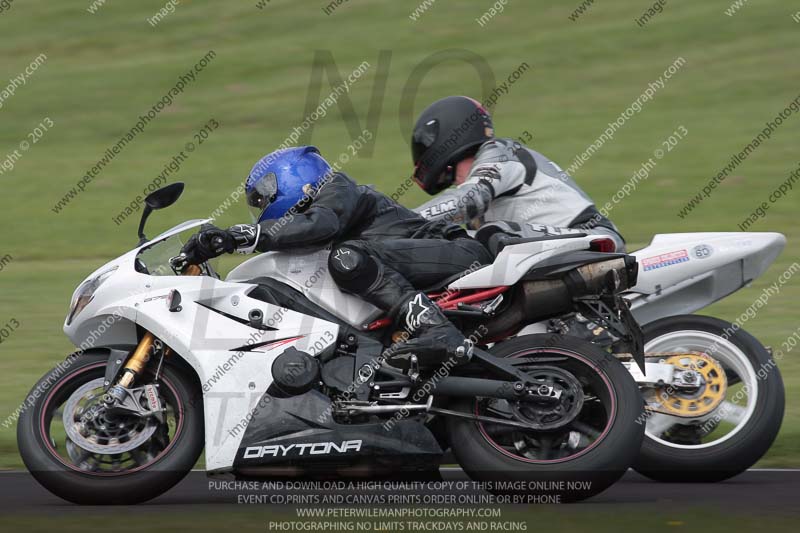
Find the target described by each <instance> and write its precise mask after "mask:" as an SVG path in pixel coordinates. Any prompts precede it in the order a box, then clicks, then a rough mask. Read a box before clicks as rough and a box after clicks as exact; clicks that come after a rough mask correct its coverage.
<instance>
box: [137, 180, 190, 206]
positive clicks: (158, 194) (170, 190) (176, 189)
mask: <svg viewBox="0 0 800 533" xmlns="http://www.w3.org/2000/svg"><path fill="white" fill-rule="evenodd" d="M182 193H183V183H181V182H180V181H179V182H176V183H171V184H169V185H167V186H166V187H162V188H160V189H157V190H155V191H153V192H151V193H150V194H148V195H147V197H146V198H145V199H144V203H145V204H147V206H148V207H150V209H163V208H165V207H169V206H171V205H172V204H174V203H175V202H177V201H178V198H180V197H181V194H182Z"/></svg>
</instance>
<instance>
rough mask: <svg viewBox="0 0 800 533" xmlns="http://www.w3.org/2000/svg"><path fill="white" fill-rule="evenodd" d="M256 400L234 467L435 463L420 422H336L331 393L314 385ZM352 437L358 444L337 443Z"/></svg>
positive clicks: (438, 453)
mask: <svg viewBox="0 0 800 533" xmlns="http://www.w3.org/2000/svg"><path fill="white" fill-rule="evenodd" d="M258 405H259V406H261V408H260V409H258V410H257V411H255V413H254V416H253V418H252V421H251V423H250V424H248V426H247V429H246V430H245V432H244V436H243V437H242V439H241V443H240V445H239V449H238V451H237V454H236V460H235V461H234V470H237V471H238V470H245V471H246V469H248V468H255V467H262V466H294V467H301V468H310V469H312V470H313V471H314V473H316V474H319V473H321V472H323V471H324V469H325V466H326V465H329V466H331V467H338V466H341V465H351V466H355V465H357V464H358V462H359V460H360V459H368V462H369V463H370V464H371V465H375V466H381V465H383V466H387V467H391V468H392V469H395V470H396V469H402V470H419V469H422V468H430V467H434V466H438V464H439V462H440V461H441V457H442V453H443V452H442V449H441V447H440V446H439V443H438V442H437V440H436V438H435V437H434V436H433V434H432V433H431V432H430V430H428V428H426V427H425V425H423V424H422V423H420V422H417V421H415V420H408V419H404V420H397V421H395V423H394V424H391V425H390V426H388V427H387V425H386V424H385V421H383V420H381V421H379V422H374V423H365V424H346V425H345V424H338V423H336V422H335V421H334V420H333V417H332V416H331V414H332V410H333V406H332V404H331V401H330V399H329V398H328V397H326V396H325V395H324V394H322V393H321V392H319V391H317V390H311V391H309V392H307V393H305V394H302V395H299V396H292V397H289V398H280V397H276V396H272V395H271V394H270V392H267V393H266V394H264V396H263V397H262V398H261V399H260V400H259V402H258ZM356 442H358V445H357V446H349V447H348V446H342V444H344V443H356ZM311 444H316V447H315V448H314V451H313V452H312V450H311V448H310V447H309V446H308V445H311ZM326 444H327V445H328V446H326ZM298 445H299V446H300V447H298ZM277 446H280V448H278V449H276V448H275V447H277ZM264 447H269V448H268V451H269V453H264V454H262V453H260V451H259V448H261V450H262V451H263V450H264ZM340 448H347V449H345V450H343V451H339V449H340Z"/></svg>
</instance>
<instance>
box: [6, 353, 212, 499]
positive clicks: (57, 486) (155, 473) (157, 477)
mask: <svg viewBox="0 0 800 533" xmlns="http://www.w3.org/2000/svg"><path fill="white" fill-rule="evenodd" d="M107 359H108V354H107V353H104V352H103V351H102V350H97V351H94V352H89V353H84V354H82V355H78V356H74V358H73V357H71V358H70V359H68V360H67V361H66V362H65V363H63V364H62V365H61V370H59V368H56V369H53V370H51V371H50V372H48V373H47V374H45V376H44V377H42V379H40V380H39V382H38V383H37V384H36V385H35V386H34V387H33V389H32V390H31V393H30V394H29V396H28V402H29V404H28V405H27V408H26V409H25V410H24V411H23V412H22V414H21V416H20V418H19V421H18V425H17V445H18V447H19V451H20V455H21V456H22V460H23V461H24V462H25V466H26V467H27V468H28V470H29V471H30V473H31V474H32V475H33V477H34V478H36V480H37V481H38V482H39V483H41V484H42V485H43V486H44V487H45V488H46V489H47V490H49V491H50V492H52V493H53V494H55V495H56V496H59V497H60V498H63V499H65V500H67V501H70V502H73V503H78V504H87V505H112V504H114V505H117V504H120V505H122V504H124V505H130V504H135V503H140V502H143V501H146V500H149V499H151V498H155V497H156V496H158V495H160V494H162V493H164V492H166V491H167V490H169V489H170V488H171V487H172V486H174V485H175V484H176V483H178V482H179V481H180V480H181V479H183V477H184V476H186V474H187V473H189V471H191V469H192V467H193V466H194V464H195V463H196V461H197V459H198V457H199V456H200V453H201V452H202V450H203V445H204V423H203V410H202V405H201V404H200V402H198V405H197V406H194V405H190V404H188V403H187V401H188V400H189V399H190V398H194V397H195V391H196V390H197V383H196V381H195V379H194V377H193V376H191V375H190V374H189V372H187V370H186V369H185V368H184V367H183V366H177V365H173V364H164V366H163V368H162V369H161V375H160V377H159V383H161V384H164V385H166V386H169V387H171V389H170V390H172V391H174V392H175V393H177V394H176V395H177V397H178V398H179V399H180V402H181V404H180V410H179V411H178V412H180V415H181V420H182V423H181V424H180V426H179V427H180V430H179V431H177V430H176V433H175V435H174V438H173V440H172V441H171V443H170V444H169V446H168V448H167V449H165V450H164V451H163V453H162V455H160V456H159V457H157V458H156V459H155V461H154V462H153V463H152V464H150V465H148V466H147V467H146V468H144V469H142V470H139V471H134V472H130V473H124V474H116V475H105V476H98V475H93V474H89V473H86V472H82V471H80V470H78V469H75V468H71V467H69V466H68V465H66V464H65V463H64V462H63V461H62V460H60V459H59V458H58V457H57V456H56V454H55V453H54V452H51V451H50V450H49V449H48V447H49V446H50V445H49V444H48V445H45V438H46V436H45V435H44V434H43V431H45V430H43V429H42V428H43V427H44V426H45V422H43V420H45V418H44V416H45V415H44V414H43V412H44V410H45V407H46V406H47V404H48V401H49V400H48V399H52V400H53V401H54V402H56V401H58V398H59V395H61V397H63V396H64V395H65V394H66V392H67V391H69V390H70V389H71V388H72V387H75V388H77V386H80V384H81V382H83V383H86V382H88V381H89V380H90V379H94V378H96V376H98V375H100V376H102V375H103V373H104V372H105V365H106V362H107ZM167 384H168V385H167Z"/></svg>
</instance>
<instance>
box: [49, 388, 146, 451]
mask: <svg viewBox="0 0 800 533" xmlns="http://www.w3.org/2000/svg"><path fill="white" fill-rule="evenodd" d="M103 383H104V379H103V378H97V379H93V380H92V381H89V382H87V383H85V384H83V385H82V386H81V387H79V388H78V389H76V390H75V392H73V393H72V394H71V395H70V397H69V398H68V399H67V401H66V403H65V404H64V413H63V415H62V420H63V422H64V428H65V430H66V433H67V436H68V437H69V438H70V440H71V441H72V442H73V443H74V444H75V445H76V446H78V447H80V448H82V449H84V450H86V451H89V452H92V453H96V454H108V455H116V454H121V453H125V452H129V451H131V450H135V449H136V448H138V447H139V446H141V445H142V444H144V443H145V442H147V441H148V440H150V437H152V436H153V433H155V431H156V429H157V428H158V422H157V421H156V420H155V419H153V418H141V417H136V416H127V417H119V418H114V419H111V418H108V417H106V412H105V407H104V406H103V405H101V403H100V402H102V399H98V396H99V395H101V394H102V390H103ZM97 391H100V392H97ZM82 402H86V403H88V404H89V407H88V408H86V409H85V408H84V407H83V406H82Z"/></svg>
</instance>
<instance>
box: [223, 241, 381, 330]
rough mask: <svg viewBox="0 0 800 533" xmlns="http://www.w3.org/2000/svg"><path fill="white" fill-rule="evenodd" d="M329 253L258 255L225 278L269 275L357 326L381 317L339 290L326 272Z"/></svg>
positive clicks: (370, 307)
mask: <svg viewBox="0 0 800 533" xmlns="http://www.w3.org/2000/svg"><path fill="white" fill-rule="evenodd" d="M328 254H329V251H328V250H316V251H313V252H307V253H302V254H298V253H288V252H267V253H263V254H258V255H256V256H255V257H253V258H252V259H249V260H248V261H245V262H244V263H242V264H241V265H239V266H238V267H236V268H235V269H233V270H232V271H231V272H230V273H229V274H228V277H227V278H226V281H229V282H249V281H251V280H253V279H256V278H261V277H270V278H272V279H275V280H277V281H280V282H283V283H285V284H287V285H289V286H290V287H292V288H294V289H296V290H298V291H300V292H301V293H303V295H304V296H305V297H306V298H308V299H309V300H310V301H311V302H313V303H315V304H317V305H319V306H320V307H322V308H323V309H325V310H326V311H329V312H331V313H333V314H334V315H336V316H338V317H339V318H341V319H342V320H344V321H345V322H347V323H348V324H350V325H351V326H355V327H359V328H360V327H362V326H364V325H365V324H368V323H369V322H371V321H373V320H375V319H376V318H378V317H379V316H381V315H382V314H383V311H381V310H380V309H378V308H377V307H375V306H373V305H371V304H369V303H367V302H365V301H364V300H362V299H360V298H358V297H356V296H353V295H350V294H347V293H344V292H342V290H341V289H339V286H338V285H336V282H335V281H334V280H333V277H331V275H330V273H329V272H328Z"/></svg>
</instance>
